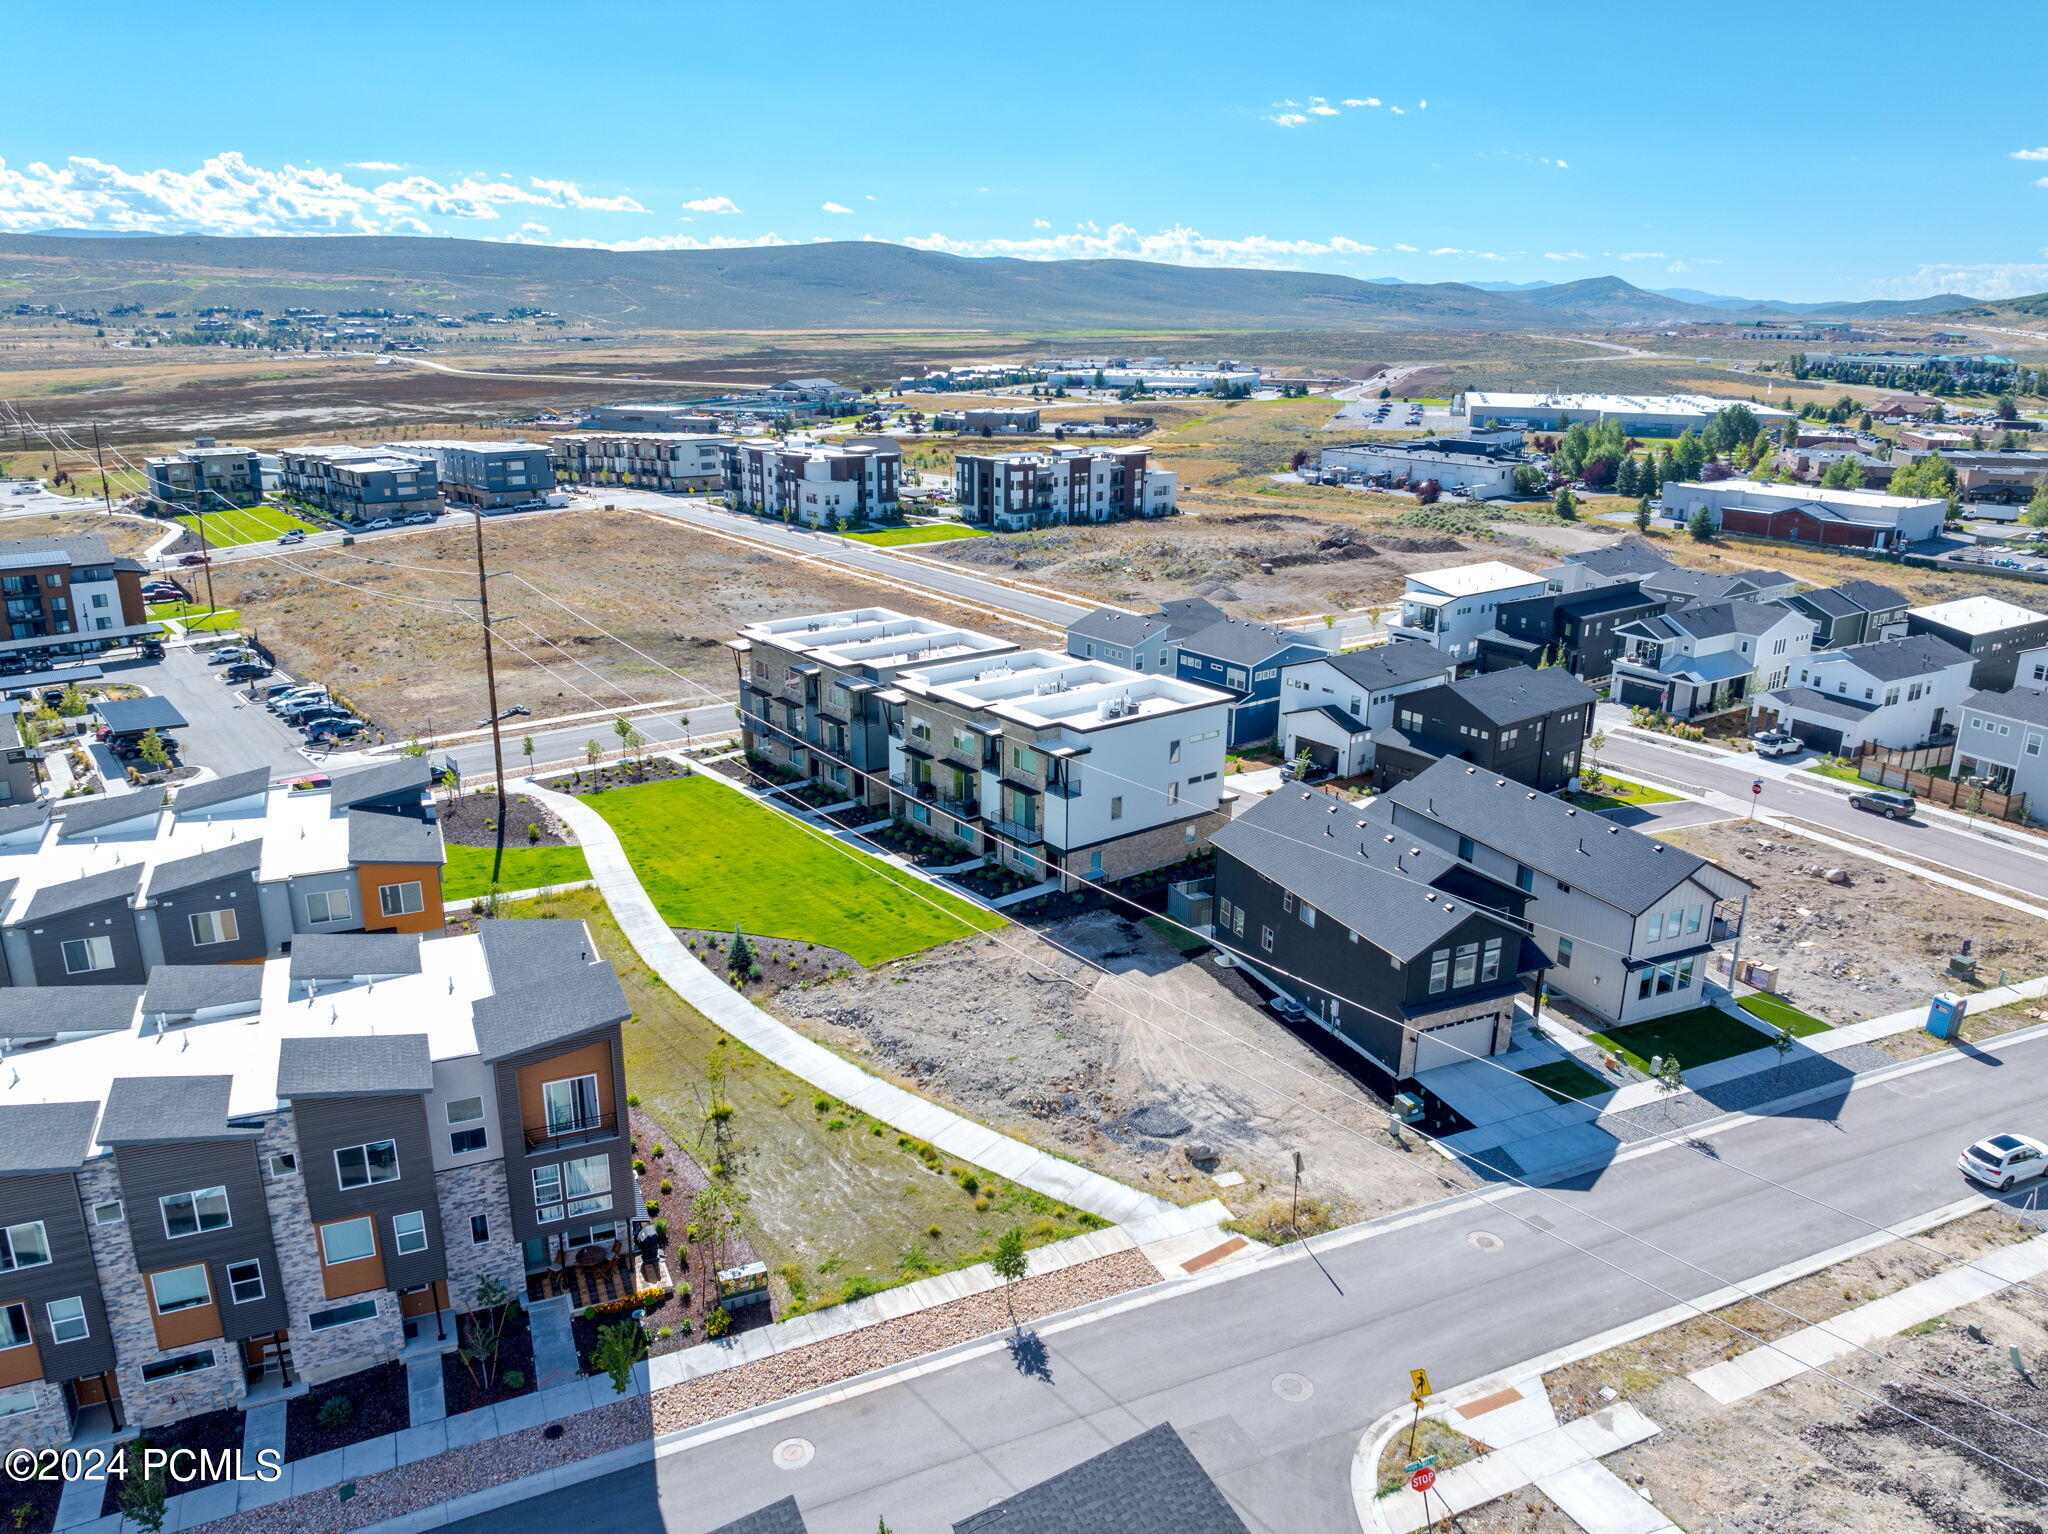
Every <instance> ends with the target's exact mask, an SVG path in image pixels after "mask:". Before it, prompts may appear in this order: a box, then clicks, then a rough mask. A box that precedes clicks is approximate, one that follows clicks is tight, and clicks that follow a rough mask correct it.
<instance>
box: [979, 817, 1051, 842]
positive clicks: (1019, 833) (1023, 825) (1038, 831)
mask: <svg viewBox="0 0 2048 1534" xmlns="http://www.w3.org/2000/svg"><path fill="white" fill-rule="evenodd" d="M986 824H987V826H988V828H989V829H990V830H991V831H993V832H994V833H995V834H996V835H998V836H1000V837H1002V838H1003V839H1004V840H1005V841H1012V842H1021V843H1023V844H1024V845H1025V846H1036V845H1037V844H1038V843H1040V842H1042V841H1044V840H1045V829H1044V828H1043V827H1042V826H1039V825H1037V824H1036V823H1035V822H1030V821H1022V820H991V821H988V822H986Z"/></svg>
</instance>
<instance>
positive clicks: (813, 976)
mask: <svg viewBox="0 0 2048 1534" xmlns="http://www.w3.org/2000/svg"><path fill="white" fill-rule="evenodd" d="M672 930H673V931H674V932H675V935H676V936H677V937H679V938H681V939H682V940H683V941H684V943H686V944H689V945H691V947H690V951H691V952H692V953H694V954H695V955H696V956H697V957H698V958H699V959H701V960H702V961H703V962H704V963H705V965H706V966H708V967H709V968H710V970H711V972H712V973H713V974H716V975H725V974H726V968H725V956H726V952H727V950H729V949H730V948H731V947H732V934H731V933H730V932H712V931H709V930H707V929H705V928H702V927H676V928H673V929H672ZM747 941H748V942H749V943H752V944H753V945H754V962H755V963H756V964H758V965H760V967H761V978H760V979H759V980H749V981H748V982H747V983H746V984H745V985H744V986H742V987H741V988H740V990H741V993H742V994H743V995H747V996H753V997H762V996H773V995H774V994H775V993H776V992H777V991H782V990H787V989H788V988H789V987H790V986H793V985H800V984H802V983H803V982H804V981H806V980H829V979H831V978H832V977H833V975H834V974H835V973H838V972H839V971H842V970H843V971H844V972H845V973H847V974H849V975H857V974H859V973H860V969H861V967H860V965H859V964H858V963H856V962H855V961H854V960H852V959H850V958H848V957H847V956H846V955H845V954H843V953H841V952H840V951H839V950H838V949H836V948H827V947H825V946H824V945H823V944H822V943H804V942H799V941H797V940H796V939H794V938H786V937H756V936H754V934H753V933H751V932H750V933H748V934H747Z"/></svg>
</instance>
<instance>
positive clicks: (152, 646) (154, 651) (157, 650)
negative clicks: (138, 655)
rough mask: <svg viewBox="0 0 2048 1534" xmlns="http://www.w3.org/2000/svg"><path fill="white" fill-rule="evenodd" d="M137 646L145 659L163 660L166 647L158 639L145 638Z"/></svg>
mask: <svg viewBox="0 0 2048 1534" xmlns="http://www.w3.org/2000/svg"><path fill="white" fill-rule="evenodd" d="M137 648H138V649H140V650H141V651H142V658H143V659H144V660H162V659H163V658H164V647H163V644H162V643H161V642H160V641H158V640H155V639H145V640H143V641H142V643H141V644H140V645H139V646H137Z"/></svg>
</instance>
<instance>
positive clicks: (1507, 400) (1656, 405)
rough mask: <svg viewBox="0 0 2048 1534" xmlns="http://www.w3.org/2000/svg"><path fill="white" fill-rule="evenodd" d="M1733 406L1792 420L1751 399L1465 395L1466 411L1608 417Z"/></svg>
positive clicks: (1481, 391) (1707, 411)
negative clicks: (1591, 412) (1555, 412)
mask: <svg viewBox="0 0 2048 1534" xmlns="http://www.w3.org/2000/svg"><path fill="white" fill-rule="evenodd" d="M1730 405H1749V408H1750V409H1751V410H1754V411H1755V412H1756V414H1757V417H1758V419H1760V420H1771V419H1776V420H1785V421H1789V420H1790V419H1791V418H1792V412H1791V411H1789V410H1779V409H1776V408H1775V407H1773V406H1770V405H1756V404H1750V402H1749V401H1748V400H1739V399H1722V398H1720V397H1719V396H1718V395H1713V394H1517V393H1513V392H1502V391H1500V390H1494V389H1474V390H1471V391H1470V392H1468V393H1467V394H1466V395H1465V408H1466V410H1467V411H1470V410H1471V409H1473V408H1474V407H1478V408H1479V409H1483V410H1546V409H1547V410H1598V411H1601V412H1603V413H1605V414H1607V415H1696V414H1701V413H1704V414H1707V415H1712V414H1713V413H1714V412H1715V411H1717V410H1725V409H1726V408H1727V407H1728V406H1730Z"/></svg>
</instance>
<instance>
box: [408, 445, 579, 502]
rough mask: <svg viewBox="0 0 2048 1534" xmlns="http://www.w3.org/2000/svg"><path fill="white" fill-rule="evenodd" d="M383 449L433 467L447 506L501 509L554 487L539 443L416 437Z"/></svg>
mask: <svg viewBox="0 0 2048 1534" xmlns="http://www.w3.org/2000/svg"><path fill="white" fill-rule="evenodd" d="M384 445H385V446H386V447H387V448H389V449H390V450H391V451H392V452H394V453H396V454H398V455H399V456H401V457H406V458H417V459H419V460H420V461H421V462H423V463H427V464H430V465H432V467H433V469H434V471H435V474H436V475H437V477H438V478H439V480H440V483H441V493H442V495H443V496H444V497H446V499H447V500H448V502H449V503H450V504H451V505H455V506H467V507H471V508H474V509H475V510H478V511H502V510H504V509H505V508H506V507H508V506H522V505H526V504H529V503H531V502H535V501H539V500H541V499H542V498H543V497H545V496H546V495H547V493H548V492H549V491H551V490H553V489H554V488H555V457H554V454H553V453H552V452H551V451H550V450H549V448H548V446H547V444H546V443H544V442H524V441H518V440H513V441H506V442H464V441H461V440H458V439H455V438H449V439H446V440H435V439H432V438H415V439H414V440H413V441H410V442H387V443H385V444H384Z"/></svg>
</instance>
